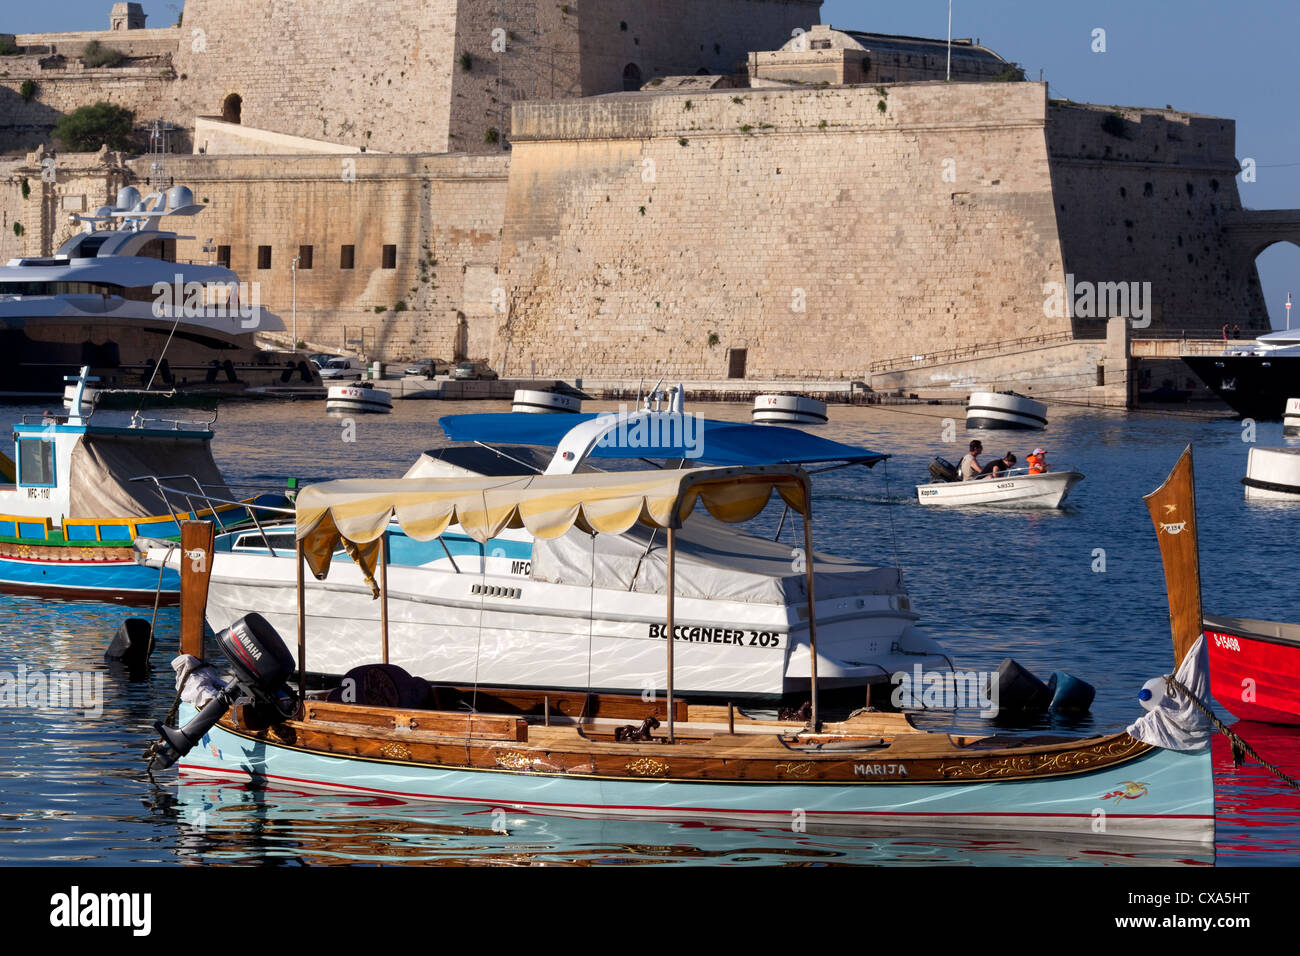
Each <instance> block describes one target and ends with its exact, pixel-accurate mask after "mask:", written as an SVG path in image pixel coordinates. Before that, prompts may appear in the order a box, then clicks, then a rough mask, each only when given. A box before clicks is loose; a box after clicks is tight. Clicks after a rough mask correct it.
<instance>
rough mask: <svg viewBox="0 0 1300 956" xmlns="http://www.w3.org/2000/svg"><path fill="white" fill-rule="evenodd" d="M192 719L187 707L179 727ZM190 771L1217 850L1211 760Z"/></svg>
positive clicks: (313, 760) (549, 804)
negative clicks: (1018, 767)
mask: <svg viewBox="0 0 1300 956" xmlns="http://www.w3.org/2000/svg"><path fill="white" fill-rule="evenodd" d="M193 714H194V710H193V708H190V707H185V708H183V709H182V714H181V722H182V723H184V722H185V721H187V720H188V719H189V718H190V717H192V716H193ZM180 768H181V770H182V771H183V772H189V773H201V774H212V775H216V776H223V777H232V776H241V777H242V776H247V777H251V778H253V779H254V780H261V781H266V782H269V783H273V784H276V785H282V786H288V787H293V788H305V789H324V790H342V791H350V792H357V793H365V794H371V795H375V796H391V797H396V798H402V799H427V800H436V801H440V802H448V803H467V804H473V805H478V806H484V807H503V808H508V809H518V810H526V811H529V812H533V813H541V814H554V815H560V816H587V817H591V816H594V817H621V818H628V819H679V820H690V821H704V820H712V821H719V822H733V823H736V822H739V823H747V824H750V825H761V826H782V825H787V824H791V823H795V822H803V823H806V824H816V825H818V826H827V825H849V826H855V827H862V826H881V827H898V826H907V827H925V828H961V829H974V830H981V831H997V830H1004V831H1035V832H1055V833H1058V834H1068V835H1073V834H1077V835H1078V836H1079V838H1080V839H1084V840H1086V839H1104V838H1105V837H1106V836H1108V835H1109V836H1115V837H1129V838H1140V839H1153V840H1173V841H1181V842H1196V843H1205V842H1212V841H1213V839H1214V787H1213V779H1212V774H1211V768H1210V752H1209V749H1208V748H1207V749H1206V750H1204V751H1201V752H1197V753H1176V752H1174V751H1169V750H1160V749H1156V750H1152V751H1149V752H1147V753H1144V754H1142V755H1141V756H1139V757H1136V758H1134V759H1133V760H1130V761H1128V762H1127V763H1124V764H1122V765H1120V766H1117V767H1114V768H1110V769H1106V770H1100V771H1093V772H1090V773H1080V774H1069V775H1062V776H1058V777H1049V778H1040V779H1037V780H1032V781H1000V782H977V783H947V784H935V783H894V782H890V783H883V782H876V781H872V782H870V783H867V782H863V783H861V784H841V783H826V784H817V783H805V784H786V783H762V782H751V781H737V782H726V783H721V782H695V781H679V780H625V779H621V778H619V779H614V778H597V777H590V776H586V777H584V776H579V775H546V774H534V773H524V772H516V771H510V770H477V769H475V770H467V769H463V768H457V767H440V766H431V765H416V764H411V763H407V762H402V761H384V760H375V759H354V758H346V757H336V756H327V755H323V754H318V753H313V752H309V751H306V750H301V749H295V748H291V747H286V746H283V745H279V744H268V743H265V742H262V741H257V740H251V739H248V738H245V737H241V736H239V735H237V734H233V733H231V732H229V731H227V730H224V729H223V728H221V727H215V728H213V730H212V731H211V732H210V733H209V734H208V735H207V736H205V737H204V738H203V740H202V741H201V743H200V745H199V746H198V747H195V749H194V750H193V751H192V752H191V753H190V754H189V755H188V756H187V757H186V758H184V759H183V760H182V761H181V763H180Z"/></svg>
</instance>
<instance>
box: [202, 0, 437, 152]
mask: <svg viewBox="0 0 1300 956" xmlns="http://www.w3.org/2000/svg"><path fill="white" fill-rule="evenodd" d="M456 15H457V2H456V0H374V2H370V3H365V4H360V5H358V4H355V3H344V2H342V0H297V2H294V3H270V2H267V0H189V2H188V3H187V4H186V5H185V24H184V26H183V27H182V31H183V33H184V36H183V38H182V40H181V43H180V48H179V50H178V52H177V55H176V70H177V72H178V74H180V75H181V76H183V77H185V78H184V79H178V85H179V86H181V88H182V89H183V91H184V92H183V94H182V97H183V99H184V101H185V102H186V103H187V104H189V106H190V108H191V110H192V113H195V114H201V115H209V116H220V115H222V112H223V107H224V106H226V104H227V102H228V97H230V96H232V95H235V96H238V97H240V99H241V101H242V121H243V122H244V123H246V124H248V125H250V126H254V127H257V128H259V129H269V130H275V131H277V132H282V133H288V134H290V135H293V136H304V137H308V138H311V139H325V140H329V141H331V142H336V143H341V144H344V145H349V146H357V147H361V146H373V147H374V148H375V149H379V150H383V151H385V152H442V151H445V150H446V149H447V141H448V112H449V105H450V101H451V81H452V61H453V58H454V48H455V37H456Z"/></svg>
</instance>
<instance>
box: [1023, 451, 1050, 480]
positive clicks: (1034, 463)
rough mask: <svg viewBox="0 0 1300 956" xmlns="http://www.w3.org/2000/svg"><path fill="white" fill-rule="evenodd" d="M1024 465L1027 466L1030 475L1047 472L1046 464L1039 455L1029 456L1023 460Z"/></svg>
mask: <svg viewBox="0 0 1300 956" xmlns="http://www.w3.org/2000/svg"><path fill="white" fill-rule="evenodd" d="M1025 464H1026V465H1028V466H1029V473H1030V474H1031V475H1041V474H1043V473H1045V472H1046V471H1047V462H1046V461H1044V460H1043V457H1042V456H1041V455H1029V456H1028V457H1026V458H1025Z"/></svg>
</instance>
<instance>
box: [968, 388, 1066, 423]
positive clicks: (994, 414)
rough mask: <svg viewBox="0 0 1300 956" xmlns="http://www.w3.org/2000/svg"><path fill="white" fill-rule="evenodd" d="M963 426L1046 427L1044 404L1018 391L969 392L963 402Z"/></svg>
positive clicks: (1045, 407) (1045, 408)
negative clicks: (964, 404)
mask: <svg viewBox="0 0 1300 956" xmlns="http://www.w3.org/2000/svg"><path fill="white" fill-rule="evenodd" d="M966 427H967V428H1016V429H1022V430H1024V429H1041V428H1046V427H1047V406H1046V405H1044V404H1043V403H1042V402H1036V401H1034V400H1033V399H1032V398H1026V397H1025V396H1023V395H1021V394H1019V393H1017V392H971V395H970V400H969V401H968V402H967V403H966Z"/></svg>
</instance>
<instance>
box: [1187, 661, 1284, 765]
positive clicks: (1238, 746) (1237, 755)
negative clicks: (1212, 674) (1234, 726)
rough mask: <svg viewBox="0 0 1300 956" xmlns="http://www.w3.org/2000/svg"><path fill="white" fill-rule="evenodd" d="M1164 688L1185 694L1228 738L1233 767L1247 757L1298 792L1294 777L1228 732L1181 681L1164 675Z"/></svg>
mask: <svg viewBox="0 0 1300 956" xmlns="http://www.w3.org/2000/svg"><path fill="white" fill-rule="evenodd" d="M1165 686H1166V688H1167V689H1168V690H1169V693H1170V695H1171V696H1172V694H1173V692H1174V691H1175V690H1178V691H1181V692H1182V693H1184V694H1186V695H1187V698H1188V699H1189V700H1190V701H1191V702H1192V703H1193V704H1194V705H1195V706H1196V709H1197V710H1199V711H1200V712H1201V713H1203V714H1205V716H1206V717H1208V718H1210V722H1211V723H1212V724H1214V729H1215V730H1217V731H1218V732H1219V733H1221V734H1223V736H1225V737H1227V738H1228V740H1229V741H1230V742H1231V744H1232V764H1233V766H1234V767H1240V766H1241V765H1242V763H1244V762H1245V759H1246V755H1249V756H1251V757H1253V758H1254V759H1255V762H1256V763H1258V764H1259V765H1260V766H1261V767H1263V768H1264V769H1265V770H1267V771H1268V772H1269V773H1271V774H1272V775H1273V776H1275V777H1277V779H1279V780H1281V781H1282V782H1283V783H1285V784H1286V785H1287V786H1289V787H1291V788H1292V789H1295V790H1300V780H1296V778H1295V777H1293V776H1291V775H1290V774H1289V773H1287V772H1286V771H1285V770H1283V769H1282V768H1280V767H1277V766H1275V765H1274V764H1271V763H1269V762H1268V761H1267V760H1265V759H1264V758H1263V757H1261V756H1260V755H1259V751H1257V750H1256V749H1255V748H1254V747H1252V746H1251V745H1250V744H1249V743H1248V742H1247V741H1246V740H1244V739H1243V738H1242V737H1241V736H1240V735H1238V734H1236V733H1234V732H1233V731H1232V730H1229V729H1228V727H1227V726H1226V725H1225V724H1224V723H1223V721H1221V720H1220V719H1219V718H1218V717H1216V716H1215V714H1214V711H1212V710H1210V708H1209V707H1207V706H1206V704H1205V702H1204V701H1203V700H1201V699H1200V698H1199V697H1197V696H1196V695H1195V694H1193V693H1192V692H1191V691H1190V690H1188V689H1187V687H1186V686H1185V685H1184V684H1183V682H1182V681H1180V680H1179V679H1178V678H1176V677H1173V676H1172V675H1169V674H1166V675H1165Z"/></svg>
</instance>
